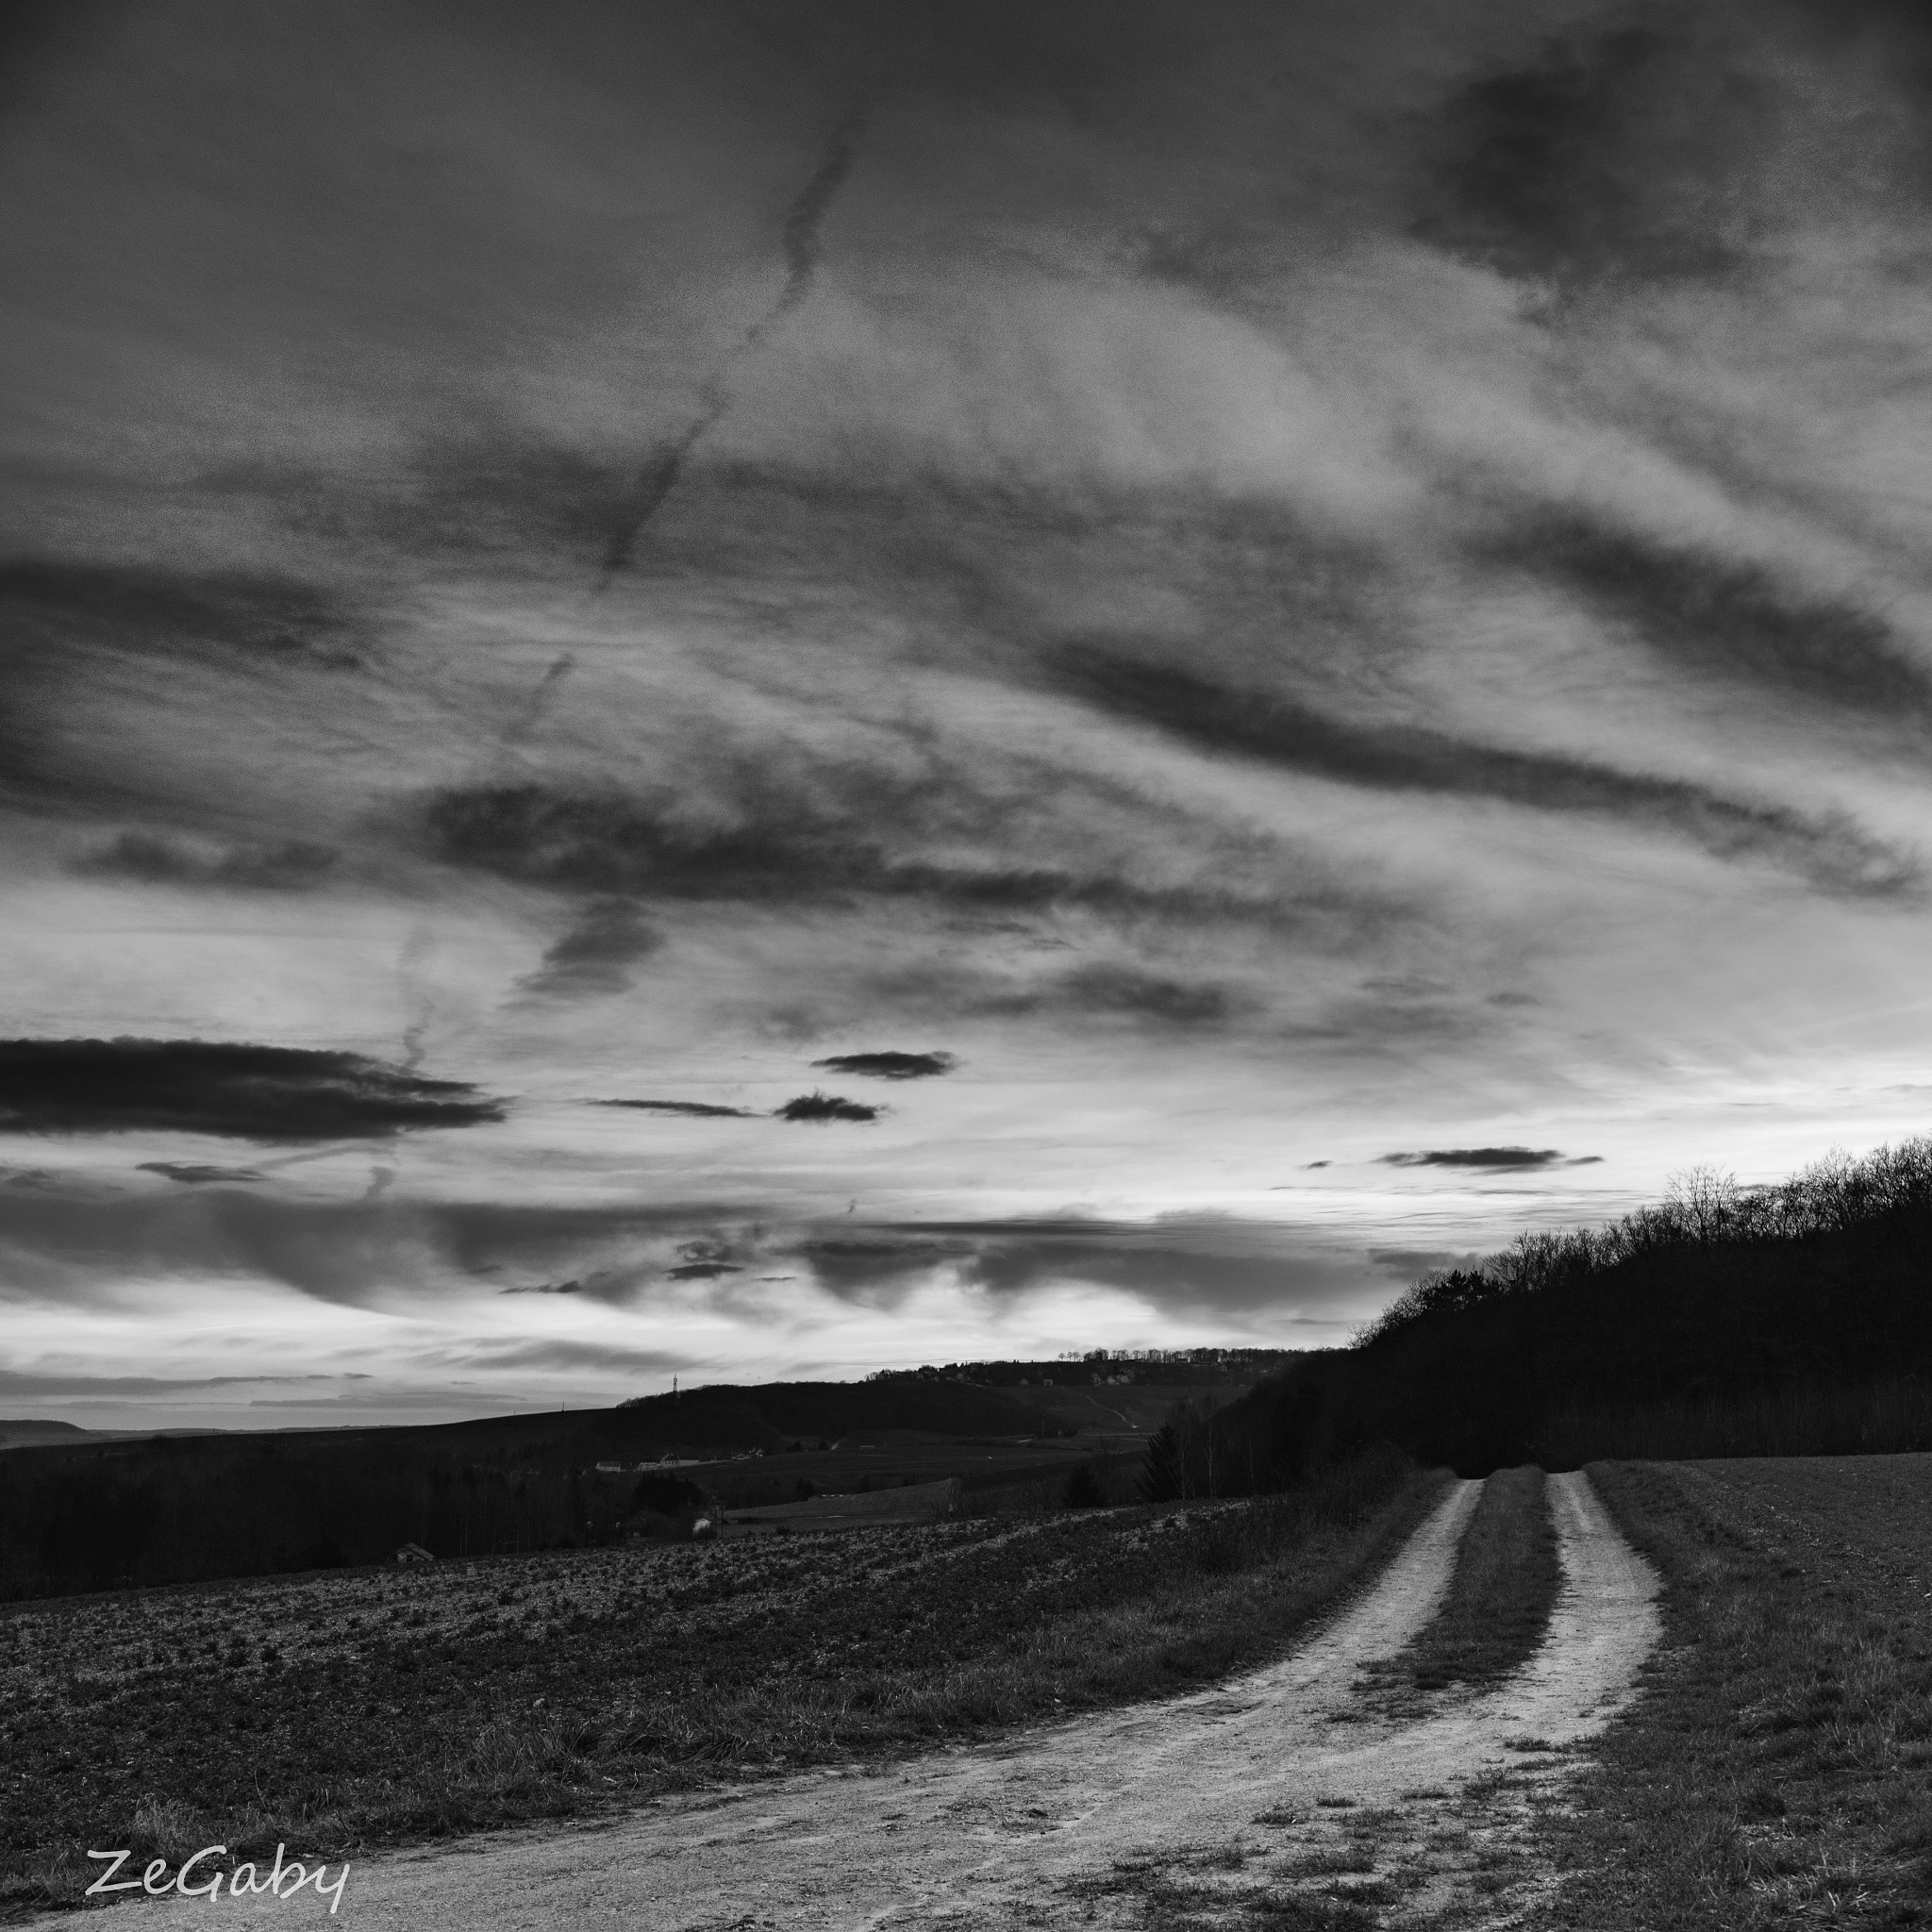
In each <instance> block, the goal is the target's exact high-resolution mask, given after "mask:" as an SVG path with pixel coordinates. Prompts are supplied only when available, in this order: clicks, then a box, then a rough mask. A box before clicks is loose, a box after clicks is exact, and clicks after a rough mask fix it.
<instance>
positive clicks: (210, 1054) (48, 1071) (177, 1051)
mask: <svg viewBox="0 0 1932 1932" xmlns="http://www.w3.org/2000/svg"><path fill="white" fill-rule="evenodd" d="M503 1117H504V1109H503V1103H502V1102H500V1101H496V1100H492V1099H490V1098H488V1097H486V1096H484V1095H482V1094H479V1093H478V1092H477V1091H476V1089H475V1087H473V1086H471V1085H470V1084H468V1083H467V1082H465V1081H461V1080H429V1079H425V1078H424V1077H423V1076H422V1075H421V1074H411V1073H408V1072H406V1071H404V1070H403V1069H402V1068H400V1067H392V1066H388V1065H385V1064H384V1063H383V1062H382V1061H380V1060H374V1059H369V1058H365V1057H364V1056H363V1055H361V1054H354V1053H325V1052H315V1051H311V1050H309V1049H307V1048H299V1047H284V1046H252V1045H237V1044H229V1043H226V1042H222V1041H206V1040H126V1039H122V1040H8V1041H0V1130H5V1131H8V1132H11V1133H26V1134H97V1133H129V1132H135V1131H140V1130H146V1131H157V1130H158V1131H164V1132H171V1133H184V1134H219V1135H225V1136H228V1137H230V1138H233V1139H237V1140H249V1141H333V1140H344V1139H352V1138H355V1139H359V1138H364V1137H367V1136H370V1135H381V1134H394V1133H399V1132H402V1131H404V1130H406V1129H409V1128H416V1127H469V1126H476V1125H478V1124H482V1123H485V1122H489V1121H500V1120H502V1119H503Z"/></svg>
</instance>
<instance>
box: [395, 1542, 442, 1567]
mask: <svg viewBox="0 0 1932 1932" xmlns="http://www.w3.org/2000/svg"><path fill="white" fill-rule="evenodd" d="M396 1561H397V1562H398V1563H433V1562H435V1561H436V1552H435V1551H434V1550H425V1548H424V1547H423V1545H422V1544H421V1543H405V1544H404V1545H403V1546H402V1548H401V1549H399V1550H398V1551H397V1552H396Z"/></svg>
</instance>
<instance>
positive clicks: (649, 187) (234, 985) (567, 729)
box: [0, 0, 1932, 1428]
mask: <svg viewBox="0 0 1932 1932" xmlns="http://www.w3.org/2000/svg"><path fill="white" fill-rule="evenodd" d="M8 31H9V33H10V34H11V36H12V44H10V45H9V46H8V47H7V48H5V49H4V50H0V75H4V76H5V78H4V80H0V257H4V258H5V259H6V260H7V261H8V264H9V269H8V275H6V277H5V278H4V281H0V492H4V495H0V653H4V675H0V894H4V897H0V908H4V911H0V989H4V1000H5V1005H6V1008H7V1011H6V1014H5V1016H4V1020H0V1415H16V1416H42V1417H51V1418H56V1419H64V1420H68V1421H73V1422H78V1423H81V1424H85V1425H88V1426H95V1427H155V1426H190V1425H203V1424H217V1425H220V1426H225V1427H241V1428H247V1427H254V1428H260V1427H276V1426H296V1425H303V1426H308V1425H320V1424H337V1423H356V1422H369V1421H398V1422H400V1421H425V1420H437V1419H444V1418H452V1417H455V1416H458V1415H468V1414H481V1413H491V1412H499V1411H503V1410H507V1409H515V1408H525V1407H544V1406H548V1407H559V1406H572V1407H575V1406H588V1405H591V1404H596V1403H604V1402H609V1401H614V1400H619V1399H622V1398H624V1397H625V1396H629V1395H634V1394H641V1393H649V1392H654V1391H658V1390H660V1389H663V1388H665V1387H668V1386H669V1384H670V1382H671V1379H672V1377H673V1376H674V1375H675V1376H678V1377H679V1378H680V1379H681V1380H682V1382H683V1383H684V1385H685V1386H690V1385H691V1384H692V1383H694V1382H704V1381H718V1380H758V1379H766V1378H770V1377H774V1376H781V1375H838V1376H846V1375H854V1374H866V1373H869V1372H871V1371H873V1370H874V1369H878V1368H886V1367H895V1366H910V1365H915V1364H917V1363H920V1362H925V1361H931V1362H944V1361H950V1360H963V1359H970V1358H974V1357H1014V1356H1022V1357H1041V1356H1051V1355H1054V1354H1056V1353H1058V1352H1059V1351H1061V1350H1067V1349H1083V1350H1084V1349H1089V1348H1095V1347H1108V1348H1132V1347H1142V1348H1144V1347H1174V1346H1189V1345H1197V1344H1207V1343H1232V1344H1241V1345H1259V1346H1277V1347H1323V1346H1333V1345H1337V1344H1341V1343H1344V1342H1346V1341H1347V1340H1348V1339H1349V1338H1350V1336H1351V1335H1352V1334H1353V1333H1355V1332H1356V1330H1357V1328H1358V1327H1359V1326H1360V1325H1361V1324H1363V1323H1364V1322H1366V1321H1367V1320H1369V1319H1370V1318H1372V1317H1373V1316H1374V1314H1375V1313H1376V1312H1377V1311H1378V1310H1379V1309H1380V1308H1381V1307H1384V1306H1386V1305H1387V1303H1388V1302H1389V1301H1390V1300H1391V1299H1392V1298H1393V1296H1394V1295H1396V1294H1397V1293H1399V1292H1400V1291H1402V1290H1403V1289H1404V1288H1405V1287H1407V1285H1408V1283H1409V1282H1411V1281H1412V1280H1413V1279H1414V1278H1415V1276H1416V1274H1418V1273H1419V1272H1420V1271H1422V1270H1424V1269H1426V1268H1429V1267H1432V1266H1440V1265H1445V1264H1448V1263H1452V1262H1456V1261H1458V1260H1461V1259H1464V1258H1465V1257H1471V1256H1474V1255H1477V1254H1480V1253H1483V1252H1486V1251H1489V1250H1491V1249H1493V1248H1495V1247H1497V1246H1499V1245H1501V1244H1503V1243H1504V1242H1506V1241H1507V1240H1508V1239H1509V1238H1510V1237H1511V1236H1513V1235H1514V1234H1515V1233H1516V1232H1517V1231H1518V1230H1521V1229H1527V1228H1539V1227H1547V1226H1557V1225H1563V1224H1574V1223H1581V1222H1590V1221H1597V1220H1602V1219H1605V1218H1607V1217H1609V1216H1611V1215H1614V1214H1618V1213H1621V1212H1623V1211H1625V1210H1626V1209H1627V1208H1630V1207H1632V1206H1633V1205H1635V1204H1636V1203H1638V1202H1640V1201H1641V1200H1644V1199H1649V1198H1655V1197H1656V1196H1657V1194H1658V1193H1659V1192H1660V1191H1662V1189H1663V1188H1664V1186H1665V1185H1666V1183H1667V1180H1668V1177H1669V1176H1670V1175H1671V1174H1674V1173H1678V1172H1681V1171H1683V1170H1685V1169H1687V1168H1690V1167H1692V1166H1697V1165H1706V1164H1708V1165H1715V1166H1717V1167H1720V1168H1723V1169H1725V1170H1728V1171H1731V1172H1733V1173H1735V1174H1737V1175H1738V1177H1739V1178H1740V1180H1741V1181H1744V1182H1747V1183H1748V1182H1753V1181H1760V1180H1769V1179H1773V1178H1775V1177H1777V1176H1780V1175H1782V1174H1786V1173H1788V1172H1790V1171H1791V1170H1793V1169H1795V1168H1797V1167H1800V1166H1802V1165H1803V1164H1805V1163H1806V1162H1808V1161H1810V1160H1813V1159H1816V1158H1820V1157H1822V1156H1824V1154H1825V1153H1826V1152H1827V1151H1829V1150H1830V1149H1832V1148H1834V1147H1842V1148H1846V1149H1849V1150H1851V1151H1854V1152H1862V1151H1864V1150H1865V1149H1867V1148H1869V1147H1872V1146H1874V1145H1875V1144H1877V1143H1879V1142H1881V1141H1889V1140H1890V1141H1896V1140H1898V1139H1900V1138H1903V1137H1906V1136H1907V1135H1911V1134H1913V1133H1916V1132H1918V1131H1919V1130H1920V1129H1921V1128H1922V1127H1923V1126H1924V1124H1925V1120H1926V1101H1927V1098H1928V1096H1932V987H1928V982H1927V979H1926V974H1925V972H1924V960H1925V958H1926V957H1927V948H1928V942H1932V873H1928V866H1932V855H1928V849H1927V841H1926V839H1925V830H1926V824H1927V819H1926V809H1927V804H1928V785H1927V778H1928V758H1927V749H1928V725H1932V561H1928V556H1927V550H1926V545H1925V541H1924V531H1925V527H1926V512H1927V509H1928V507H1932V433H1928V432H1932V420H1928V419H1932V384H1928V380H1927V378H1928V376H1932V242H1928V240H1927V237H1928V235H1932V225H1928V221H1927V216H1928V213H1932V207H1928V204H1932V27H1928V26H1927V25H1925V23H1924V18H1923V14H1922V10H1921V9H1920V8H1917V7H1916V6H1909V5H1906V4H1895V5H1887V4H1880V0H1815V4H1813V0H1687V4H1674V5H1670V6H1657V7H1650V6H1641V5H1636V6H1630V5H1605V4H1585V0H1484V4H1482V5H1480V6H1478V5H1474V4H1473V0H1462V4H1458V5H1453V6H1452V5H1446V4H1439V0H1346V4H1342V0H1332V4H1331V0H1289V4H1281V0H1266V4H1262V0H1245V4H1236V0H1186V4H1180V0H1162V4H1146V0H1107V4H1105V5H1100V4H1097V0H1058V4H1053V5H1048V6H1041V5H1038V4H1037V0H1036V4H1031V5H1019V4H1012V5H1007V4H993V0H971V4H969V0H959V4H952V5H941V4H924V0H915V4H908V0H872V4H866V0H851V4H840V0H784V4H779V0H701V4H700V0H691V4H675V0H647V4H641V5H637V4H625V5H603V4H589V0H551V4H547V5H545V6H543V7H541V8H532V7H527V6H509V5H491V4H488V0H464V4H462V5H456V4H448V5H443V4H436V0H405V4H396V0H382V4H379V5H376V4H360V0H337V4H329V5H317V6H313V7H307V8H261V7H258V6H253V5H233V4H221V0H210V4H192V5H176V4H170V0H151V4H133V5H104V4H98V0H74V4H63V5H57V6H46V7H41V8H32V7H29V8H24V9H16V11H15V14H14V16H13V24H12V25H11V26H10V27H9V29H8Z"/></svg>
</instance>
